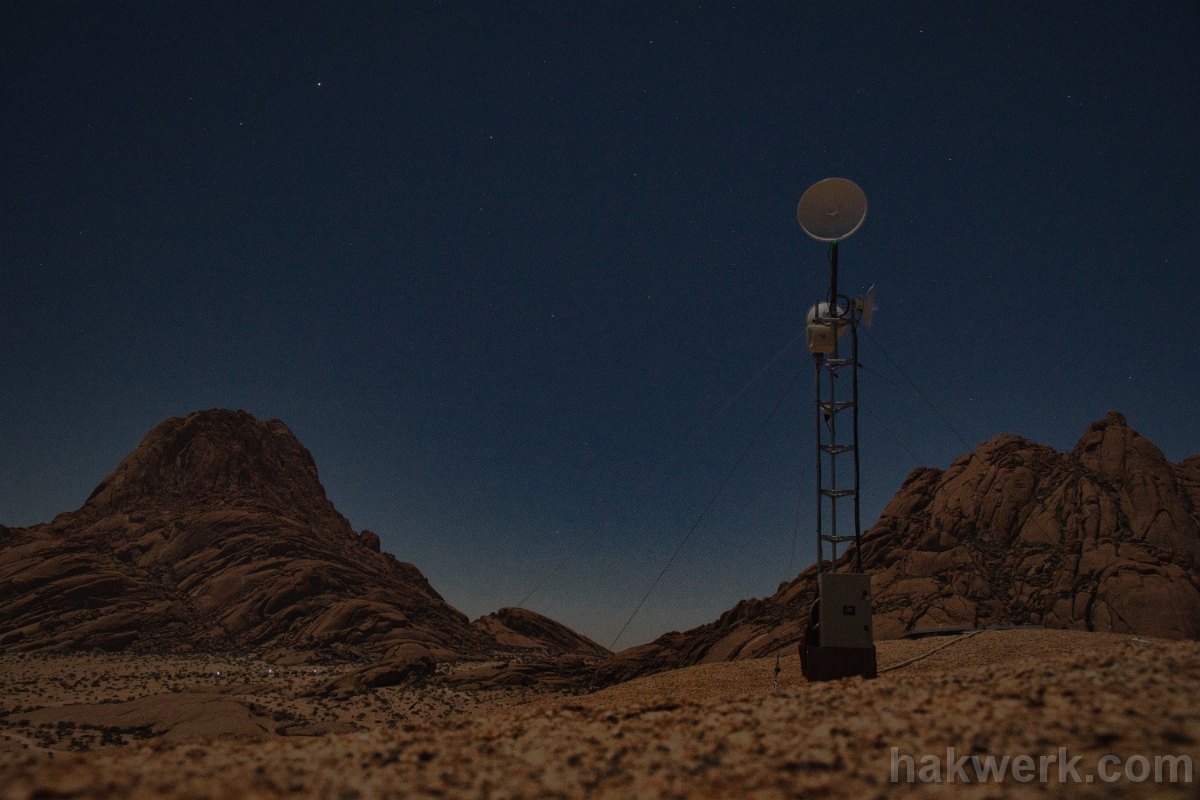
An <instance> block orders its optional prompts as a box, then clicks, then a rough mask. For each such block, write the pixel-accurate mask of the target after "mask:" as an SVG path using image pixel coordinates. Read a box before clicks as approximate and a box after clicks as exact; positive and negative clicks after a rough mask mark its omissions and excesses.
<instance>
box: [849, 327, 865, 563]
mask: <svg viewBox="0 0 1200 800" xmlns="http://www.w3.org/2000/svg"><path fill="white" fill-rule="evenodd" d="M850 358H851V359H852V361H853V366H852V367H851V369H850V375H851V378H852V382H853V386H854V388H853V395H854V398H853V399H854V413H853V415H852V416H853V419H854V560H855V567H854V568H855V570H856V571H858V572H862V523H861V522H860V521H859V513H858V511H859V510H858V320H856V319H855V318H854V316H853V312H852V313H851V318H850Z"/></svg>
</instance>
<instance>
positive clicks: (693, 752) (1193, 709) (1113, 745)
mask: <svg viewBox="0 0 1200 800" xmlns="http://www.w3.org/2000/svg"><path fill="white" fill-rule="evenodd" d="M935 650H936V652H935ZM926 654H928V655H926ZM923 655H925V657H924V658H922V657H921V656H923ZM914 658H915V659H917V660H915V661H913V660H912V659H914ZM879 662H880V668H881V670H884V671H883V672H882V674H881V675H880V677H879V678H878V679H876V680H870V681H868V680H863V679H860V678H854V679H848V680H843V681H836V682H830V683H822V684H810V683H808V682H806V681H805V680H804V679H803V677H802V676H801V675H800V674H799V663H798V659H797V657H796V656H795V654H794V652H789V653H787V654H786V655H784V656H783V657H782V658H781V659H780V666H781V668H782V670H781V672H780V674H779V680H778V687H777V688H775V689H774V690H773V689H772V679H773V670H774V667H775V660H774V659H773V658H767V659H752V660H744V661H735V662H725V663H717V664H704V665H698V666H694V667H689V668H686V669H681V670H675V671H671V672H665V673H661V674H658V675H653V676H649V677H646V678H640V679H637V680H634V681H630V682H628V683H624V684H621V685H618V686H613V687H610V688H607V689H604V690H601V691H597V692H593V693H587V694H567V693H555V692H550V691H547V690H546V689H544V688H543V689H540V690H538V689H531V688H512V689H503V690H487V691H475V690H470V689H454V688H451V687H453V686H455V685H459V686H462V685H469V684H463V683H461V682H460V683H459V684H449V683H445V682H442V683H438V682H434V681H430V682H425V683H424V684H422V685H416V684H410V685H405V686H395V687H387V688H383V689H373V690H370V691H368V692H365V693H363V694H359V695H354V696H351V697H341V698H334V697H330V696H329V695H328V694H326V695H318V696H312V693H313V691H314V689H315V688H316V687H318V686H321V685H328V683H329V681H330V680H331V678H336V673H337V671H338V670H343V671H345V670H348V669H349V667H346V666H335V667H323V666H316V667H313V666H310V665H304V666H294V667H272V666H271V665H270V664H267V663H266V662H264V661H261V660H256V659H252V658H248V657H247V658H244V659H226V660H223V661H221V660H216V659H214V660H206V659H202V658H180V657H177V656H172V657H161V658H157V657H138V658H136V659H135V658H129V657H124V656H111V655H110V656H79V655H75V656H37V657H31V656H26V657H24V658H22V657H20V656H5V657H3V658H0V667H2V670H0V676H2V677H0V692H2V698H3V704H4V708H5V710H7V711H8V712H9V713H8V714H6V715H5V716H4V717H3V718H2V720H0V735H2V736H3V737H4V738H3V740H2V741H3V742H4V749H3V753H2V755H0V787H3V788H0V797H2V798H3V799H4V800H26V799H27V798H35V797H36V798H49V797H80V798H88V797H97V798H98V797H105V798H109V797H132V798H143V797H146V798H148V797H167V798H185V797H186V798H198V797H213V798H217V797H220V798H224V797H262V798H268V797H270V798H273V797H319V798H369V797H396V798H399V797H413V796H430V797H435V796H436V797H449V798H460V797H461V798H491V799H492V800H495V799H496V798H517V797H529V798H551V797H554V798H563V797H613V798H618V797H619V798H628V797H639V798H640V797H644V798H667V797H756V798H776V797H780V798H782V797H801V796H814V797H815V796H820V797H834V798H841V797H846V798H851V797H889V796H902V795H907V794H909V793H911V792H913V791H917V792H920V793H922V794H927V795H932V796H951V795H953V796H960V795H962V794H964V792H966V793H967V795H966V796H975V797H992V796H1027V795H1046V796H1064V795H1065V796H1079V797H1118V796H1120V797H1125V796H1160V795H1163V796H1166V795H1170V796H1187V797H1194V796H1196V791H1195V786H1196V784H1195V782H1194V780H1195V776H1194V775H1193V783H1191V784H1186V783H1184V782H1183V780H1182V778H1183V775H1180V776H1179V782H1178V783H1174V784H1172V783H1169V782H1155V779H1154V775H1153V771H1151V774H1150V777H1149V778H1148V779H1147V780H1145V781H1144V782H1140V783H1138V782H1133V781H1131V780H1128V779H1126V778H1124V777H1122V778H1120V779H1119V780H1117V781H1116V782H1115V783H1112V784H1108V783H1104V782H1102V781H1100V780H1099V778H1098V777H1096V778H1095V779H1094V780H1093V782H1090V783H1089V782H1080V783H1078V784H1076V783H1073V782H1069V783H1067V784H1066V785H1064V784H1062V783H1060V782H1059V780H1058V778H1059V774H1058V771H1057V769H1058V768H1057V766H1050V767H1049V768H1048V770H1049V771H1048V773H1047V774H1048V777H1049V781H1048V782H1047V783H1041V782H1040V781H1039V780H1037V779H1036V777H1035V779H1034V780H1033V781H1032V782H1030V783H1019V782H1016V781H1014V780H1013V779H1012V776H1011V775H1009V776H1008V777H1007V778H1006V780H1005V781H1004V782H1002V783H995V782H992V783H988V784H987V785H972V786H963V785H962V783H961V780H958V781H956V782H955V783H941V784H925V783H922V782H921V781H920V780H919V778H917V779H916V781H915V785H914V786H910V785H908V784H907V783H904V782H901V783H900V784H896V783H892V782H891V780H890V767H891V756H892V750H891V748H893V747H895V748H898V753H899V754H901V755H911V756H914V757H915V760H916V761H917V762H918V766H919V760H920V758H921V756H923V755H928V754H937V755H939V757H942V758H943V759H944V757H945V755H946V748H947V747H954V748H955V749H956V755H958V756H962V755H980V756H986V755H987V754H992V755H996V756H998V757H1001V756H1004V755H1008V756H1012V757H1015V756H1018V755H1023V754H1028V755H1031V756H1035V757H1036V756H1039V755H1045V754H1055V753H1057V752H1058V748H1060V747H1065V748H1067V750H1068V751H1069V754H1070V756H1071V757H1074V756H1082V759H1081V760H1080V761H1079V762H1078V763H1077V765H1076V766H1077V772H1078V773H1079V774H1080V776H1081V779H1082V778H1084V777H1085V776H1086V775H1088V774H1091V773H1094V772H1095V771H1096V765H1097V763H1098V760H1099V759H1100V757H1101V756H1103V755H1106V754H1115V755H1117V756H1119V757H1120V759H1121V761H1122V763H1123V762H1124V761H1125V760H1126V759H1127V758H1129V757H1130V756H1136V755H1144V756H1146V757H1147V758H1148V762H1149V763H1151V764H1152V763H1153V761H1154V757H1155V756H1165V755H1187V756H1189V757H1190V758H1191V759H1192V760H1193V762H1196V761H1198V760H1200V746H1198V744H1197V743H1198V742H1200V643H1197V642H1177V641H1166V640H1150V639H1145V638H1142V637H1135V636H1130V635H1118V634H1102V633H1087V632H1079V631H1054V630H1014V631H985V632H979V633H975V634H974V635H969V636H965V637H958V638H954V639H949V638H945V637H935V638H928V639H918V640H912V641H908V640H900V641H887V642H880V643H879ZM897 665H900V666H898V667H897ZM478 667H479V665H478V664H477V663H473V664H472V663H467V664H461V665H457V666H455V665H440V666H439V671H440V672H441V673H443V674H444V673H446V672H448V671H453V670H455V669H463V670H465V669H478ZM889 667H897V668H894V669H889ZM314 669H315V670H316V674H314V672H313V670H314ZM218 670H219V671H220V672H221V674H220V675H219V676H218V675H217V674H216V673H217V671H218ZM271 670H274V673H273V674H270V673H269V671H271ZM1134 766H1135V769H1134V772H1136V771H1137V765H1136V764H1135V765H1134ZM905 769H906V768H905V767H904V766H903V762H901V767H900V770H899V777H900V778H901V779H902V781H903V779H904V778H905V777H906V773H905V772H904V770H905ZM965 769H966V775H967V777H969V778H970V779H971V780H972V781H974V780H975V778H976V775H975V772H974V769H973V768H972V765H971V764H970V763H968V764H967V766H966V768H965ZM1119 770H1120V765H1118V766H1117V767H1116V771H1117V773H1118V774H1120V773H1119ZM945 772H946V771H945V770H944V769H943V776H945ZM1067 777H1068V779H1069V778H1070V775H1069V774H1068V776H1067ZM1164 777H1169V774H1165V775H1164Z"/></svg>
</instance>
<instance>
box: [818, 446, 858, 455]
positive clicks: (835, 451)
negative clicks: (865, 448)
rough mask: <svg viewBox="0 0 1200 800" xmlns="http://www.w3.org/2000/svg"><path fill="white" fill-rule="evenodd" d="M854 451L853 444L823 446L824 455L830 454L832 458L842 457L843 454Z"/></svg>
mask: <svg viewBox="0 0 1200 800" xmlns="http://www.w3.org/2000/svg"><path fill="white" fill-rule="evenodd" d="M853 449H854V445H852V444H823V445H821V451H822V452H824V453H829V455H831V456H840V455H841V454H842V453H849V452H850V451H851V450H853Z"/></svg>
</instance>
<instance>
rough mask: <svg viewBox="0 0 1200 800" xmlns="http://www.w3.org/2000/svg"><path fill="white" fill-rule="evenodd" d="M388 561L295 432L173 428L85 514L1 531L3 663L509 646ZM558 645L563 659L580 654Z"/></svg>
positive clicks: (126, 465)
mask: <svg viewBox="0 0 1200 800" xmlns="http://www.w3.org/2000/svg"><path fill="white" fill-rule="evenodd" d="M380 549H381V548H380V541H379V537H378V536H377V535H376V534H375V533H373V532H371V531H363V532H362V533H361V534H359V533H355V531H354V530H353V529H352V528H351V527H350V523H349V522H348V521H347V520H346V518H345V517H343V516H342V515H341V514H340V513H338V511H337V509H336V508H334V506H333V503H331V502H330V501H329V499H328V498H327V497H326V496H325V489H324V487H323V486H322V485H321V481H320V479H319V477H318V475H317V468H316V464H315V463H314V461H313V458H312V455H311V454H310V453H309V452H308V450H307V449H306V448H305V447H304V445H302V444H301V443H300V442H299V440H297V439H296V437H295V436H294V435H293V434H292V432H291V431H290V430H288V428H287V426H286V425H284V424H283V422H281V421H279V420H277V419H272V420H267V421H265V422H264V421H261V420H258V419H255V418H254V417H253V416H251V415H250V414H248V413H246V412H245V411H229V410H225V409H211V410H208V411H200V412H196V413H193V414H189V415H188V416H187V417H172V418H170V419H167V420H165V421H164V422H162V423H160V424H159V425H158V426H156V427H155V428H154V429H153V430H152V431H150V433H149V434H147V435H146V437H145V438H144V439H143V440H142V442H141V444H140V445H139V446H138V447H137V449H136V450H134V452H133V453H131V454H130V455H129V456H128V457H127V458H125V460H124V461H122V462H121V464H120V465H119V466H118V467H117V468H116V469H115V470H114V471H113V472H112V474H110V475H109V476H108V477H107V478H105V479H104V480H103V481H101V482H100V485H99V486H97V487H96V490H95V491H94V492H92V494H91V496H90V497H89V498H88V500H87V502H86V503H84V505H83V507H82V508H81V509H79V510H78V511H75V512H71V513H66V514H60V515H59V516H58V517H56V518H55V519H54V521H53V522H51V523H49V524H46V525H38V526H35V527H32V528H28V529H15V528H5V527H2V526H0V651H5V650H8V651H47V650H49V651H72V650H88V649H93V648H99V649H102V650H109V651H118V650H134V651H159V652H162V651H168V652H169V651H175V650H187V651H219V650H224V651H228V650H250V649H253V650H255V651H261V652H264V653H274V654H276V655H277V657H279V658H291V659H301V660H302V659H303V658H304V657H305V654H309V653H315V654H321V655H324V656H335V657H346V658H358V657H363V656H370V655H371V654H373V653H380V654H382V653H386V652H390V651H393V650H396V649H397V648H402V647H408V648H409V650H413V649H414V648H415V649H419V650H420V653H411V652H408V651H405V652H406V653H408V655H409V656H411V658H410V660H419V658H422V657H428V658H431V659H438V660H440V659H442V658H448V657H451V656H456V655H464V654H475V653H481V652H485V651H490V650H491V649H494V648H496V647H497V646H499V645H498V643H497V642H496V640H495V639H494V637H492V636H490V635H489V634H488V633H487V632H485V631H482V630H480V629H478V628H476V627H472V626H471V625H470V622H469V620H468V619H467V617H466V616H465V615H464V614H462V613H461V612H460V611H458V610H457V609H455V608H453V607H452V606H451V605H450V604H448V603H447V602H446V601H445V600H444V599H443V598H442V597H441V595H439V594H438V593H437V592H436V591H435V590H434V589H433V587H432V586H430V585H429V582H428V581H427V580H426V579H425V576H424V575H422V574H421V572H420V570H418V569H417V568H416V567H415V566H413V565H412V564H407V563H405V562H402V561H399V560H397V559H396V558H395V556H393V555H391V554H390V553H382V552H380ZM534 616H536V615H534ZM556 624H557V623H550V621H548V620H547V621H546V625H547V626H548V627H553V625H556ZM559 627H561V626H559ZM563 630H567V629H565V628H563ZM559 640H560V641H557V642H554V643H548V646H549V647H550V649H555V648H557V649H562V646H563V645H564V644H565V645H566V646H570V644H571V640H570V637H568V636H565V635H563V636H560V637H559Z"/></svg>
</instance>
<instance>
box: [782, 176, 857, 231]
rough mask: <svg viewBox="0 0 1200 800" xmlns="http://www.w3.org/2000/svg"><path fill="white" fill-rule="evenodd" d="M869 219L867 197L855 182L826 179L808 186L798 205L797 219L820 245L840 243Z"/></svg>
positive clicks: (841, 179) (843, 179) (842, 179)
mask: <svg viewBox="0 0 1200 800" xmlns="http://www.w3.org/2000/svg"><path fill="white" fill-rule="evenodd" d="M866 217H867V196H866V195H865V194H863V190H862V189H860V188H858V184H856V183H855V182H854V181H848V180H846V179H845V178H826V179H825V180H823V181H818V182H816V183H814V184H813V185H812V186H810V187H808V191H806V192H805V193H804V196H803V197H801V198H800V204H799V205H798V206H796V219H798V220H800V227H801V228H804V232H805V233H807V234H808V235H809V236H811V237H812V238H814V239H816V240H817V241H818V242H837V241H841V240H842V239H845V238H846V237H848V236H849V235H850V234H852V233H854V232H855V231H856V230H858V228H859V226H860V225H862V224H863V220H864V219H866Z"/></svg>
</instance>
